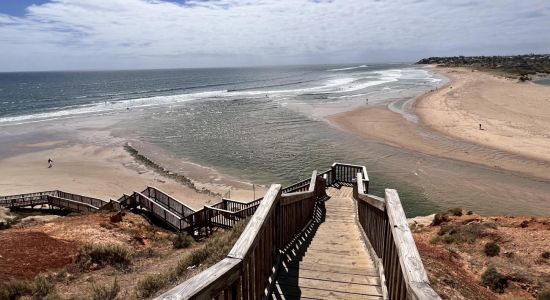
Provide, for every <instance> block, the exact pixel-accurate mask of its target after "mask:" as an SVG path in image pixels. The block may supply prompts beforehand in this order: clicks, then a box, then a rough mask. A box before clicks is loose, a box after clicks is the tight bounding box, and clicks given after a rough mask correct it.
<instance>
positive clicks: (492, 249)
mask: <svg viewBox="0 0 550 300" xmlns="http://www.w3.org/2000/svg"><path fill="white" fill-rule="evenodd" d="M484 252H485V255H487V256H497V255H499V254H500V246H499V245H498V244H497V243H495V242H488V243H487V244H485V250H484Z"/></svg>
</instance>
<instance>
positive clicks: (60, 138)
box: [0, 117, 265, 209]
mask: <svg viewBox="0 0 550 300" xmlns="http://www.w3.org/2000/svg"><path fill="white" fill-rule="evenodd" d="M118 121H120V120H119V119H105V118H101V117H95V118H93V120H92V119H90V120H85V121H82V122H74V121H66V122H70V123H71V125H72V126H71V128H67V126H66V124H64V123H65V122H58V121H53V122H47V123H44V124H43V125H42V126H40V128H37V127H36V126H34V125H29V126H20V127H17V128H15V127H11V128H9V129H10V130H5V131H4V133H6V134H2V135H0V140H1V141H3V143H2V146H0V170H1V172H0V191H1V195H13V194H20V193H31V192H40V191H47V190H55V189H58V190H62V191H65V192H71V193H76V194H81V195H86V196H91V197H97V198H101V199H105V200H108V199H118V198H119V197H120V196H122V194H123V193H127V194H131V193H132V192H134V191H142V190H143V189H145V188H146V187H147V186H148V185H150V186H155V187H157V188H159V189H161V190H163V191H164V192H166V193H168V194H170V195H173V196H174V197H175V198H177V199H178V200H180V201H182V202H183V203H185V204H187V205H189V206H191V207H193V208H195V209H200V208H201V207H202V206H203V205H204V204H206V203H216V202H218V201H220V198H221V195H227V193H228V191H230V196H231V198H233V199H240V200H243V201H247V200H252V198H253V191H252V186H251V185H250V184H248V183H245V182H241V181H238V180H235V179H233V178H231V177H229V176H225V175H222V174H219V173H218V172H216V171H215V170H212V169H209V168H206V167H202V166H199V165H197V164H193V163H190V162H185V161H180V160H175V159H173V158H171V157H169V155H166V154H164V156H162V155H163V154H161V153H158V152H159V150H158V149H155V148H154V147H148V146H147V145H145V144H142V143H140V142H139V141H134V142H132V146H133V147H134V148H136V149H138V150H139V153H140V154H141V155H144V156H147V157H150V156H154V157H153V158H154V161H155V163H156V164H157V165H159V166H160V168H164V169H166V170H168V171H169V172H173V173H175V174H178V175H181V176H185V178H188V179H190V180H191V181H190V183H185V182H183V183H182V182H181V181H178V180H177V178H172V177H169V176H165V174H162V172H158V170H155V168H151V166H147V165H146V164H144V163H143V162H142V161H140V160H139V159H136V158H135V157H134V156H132V155H131V154H130V153H129V152H128V151H127V150H126V149H125V148H124V145H126V143H127V142H128V141H126V140H124V139H122V138H115V137H113V136H112V135H111V132H110V130H111V126H112V125H113V124H115V123H116V122H118ZM45 139H47V141H45ZM48 158H52V159H53V161H54V163H53V167H52V168H48V165H47V159H48ZM264 190H265V188H264V187H262V186H260V187H258V186H256V196H258V195H261V194H262V193H263V192H264Z"/></svg>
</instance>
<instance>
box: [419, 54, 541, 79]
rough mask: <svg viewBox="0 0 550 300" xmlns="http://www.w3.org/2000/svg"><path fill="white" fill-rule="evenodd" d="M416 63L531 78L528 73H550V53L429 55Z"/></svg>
mask: <svg viewBox="0 0 550 300" xmlns="http://www.w3.org/2000/svg"><path fill="white" fill-rule="evenodd" d="M416 63H417V64H437V65H440V66H444V67H470V68H475V69H479V70H484V71H493V72H498V73H503V74H506V75H508V76H516V77H517V76H523V77H522V78H524V79H528V78H529V77H528V76H527V75H535V74H539V73H544V74H550V54H527V55H511V56H451V57H429V58H423V59H421V60H419V61H418V62H416Z"/></svg>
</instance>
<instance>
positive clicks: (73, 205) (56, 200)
mask: <svg viewBox="0 0 550 300" xmlns="http://www.w3.org/2000/svg"><path fill="white" fill-rule="evenodd" d="M44 197H45V198H46V199H47V200H48V204H50V205H53V206H57V207H62V208H65V209H68V210H72V211H77V212H94V211H97V210H98V208H97V207H95V206H93V205H91V204H88V203H84V202H79V201H77V200H71V199H67V198H62V197H57V196H51V195H46V196H44Z"/></svg>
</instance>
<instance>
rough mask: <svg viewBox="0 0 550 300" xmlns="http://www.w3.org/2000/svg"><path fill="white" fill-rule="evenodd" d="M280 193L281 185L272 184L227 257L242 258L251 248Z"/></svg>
mask: <svg viewBox="0 0 550 300" xmlns="http://www.w3.org/2000/svg"><path fill="white" fill-rule="evenodd" d="M280 195H281V185H280V184H273V185H271V187H270V188H269V190H268V191H267V193H266V194H265V196H264V200H263V201H262V202H261V203H260V205H259V206H258V208H257V209H256V213H255V214H254V215H253V216H252V218H251V220H250V221H249V222H248V224H247V225H246V228H245V229H244V231H243V233H242V234H241V236H240V238H239V239H238V240H237V242H236V243H235V245H234V246H233V248H232V249H231V251H230V252H229V254H228V257H233V258H240V259H243V258H244V257H245V256H246V255H247V254H248V253H249V250H250V249H252V246H253V245H254V244H255V243H256V242H257V240H258V239H259V234H258V233H259V232H260V230H261V228H262V226H263V224H264V223H265V222H266V221H267V219H268V218H269V217H270V216H271V214H272V213H273V210H274V209H275V206H276V205H277V201H278V200H279V197H280Z"/></svg>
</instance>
